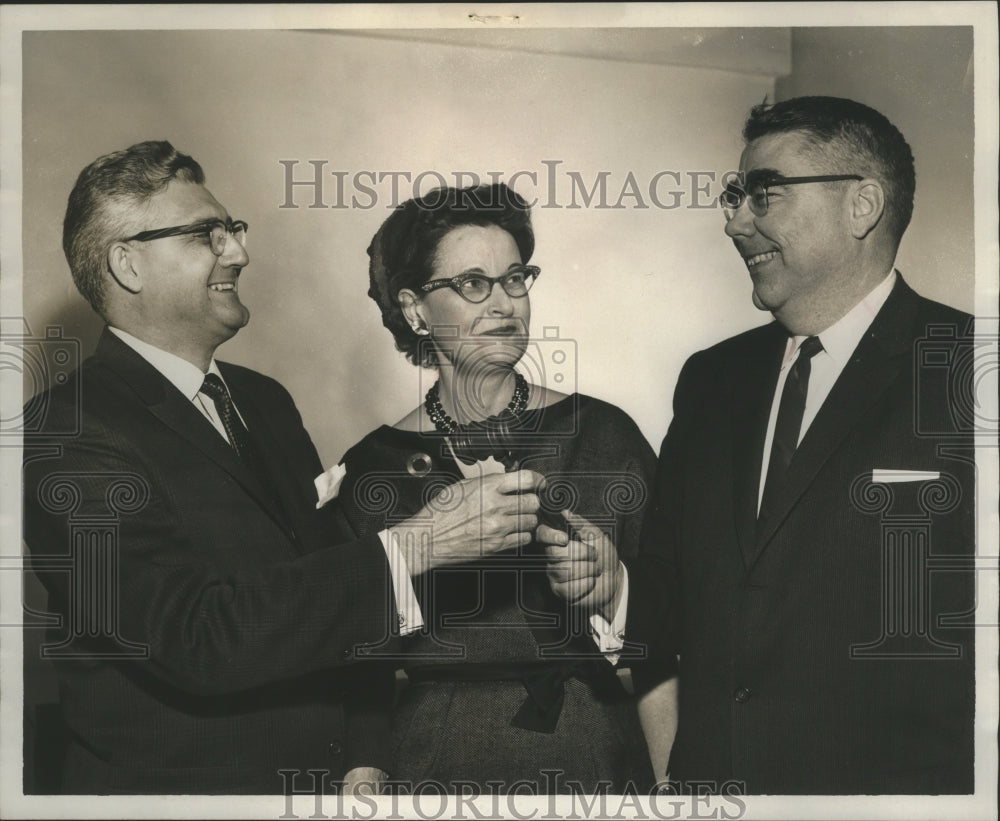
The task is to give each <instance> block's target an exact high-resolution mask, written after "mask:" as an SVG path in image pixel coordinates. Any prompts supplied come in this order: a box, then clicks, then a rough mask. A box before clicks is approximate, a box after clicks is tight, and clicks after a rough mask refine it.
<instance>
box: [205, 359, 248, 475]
mask: <svg viewBox="0 0 1000 821" xmlns="http://www.w3.org/2000/svg"><path fill="white" fill-rule="evenodd" d="M201 392H202V393H204V394H206V395H207V396H210V397H212V401H213V402H215V409H216V411H218V413H219V418H220V419H221V420H222V427H224V428H225V429H226V436H228V437H229V444H231V445H232V446H233V450H235V451H236V453H238V454H239V455H240V456H243V457H246V458H249V459H252V458H253V454H252V453H251V447H250V434H249V433H248V432H247V429H246V428H245V427H244V425H243V422H242V421H241V420H240V416H239V414H238V413H237V412H236V406H235V405H233V400H232V398H231V397H230V396H229V391H228V390H226V385H225V383H224V382H223V381H222V380H221V379H219V377H217V376H216V375H215V374H214V373H209V374H206V375H205V381H204V382H203V383H202V386H201Z"/></svg>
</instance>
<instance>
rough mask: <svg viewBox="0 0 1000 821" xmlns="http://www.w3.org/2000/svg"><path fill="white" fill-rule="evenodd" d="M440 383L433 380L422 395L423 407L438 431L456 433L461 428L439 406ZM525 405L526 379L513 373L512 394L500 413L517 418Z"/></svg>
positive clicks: (526, 405) (526, 394) (526, 403)
mask: <svg viewBox="0 0 1000 821" xmlns="http://www.w3.org/2000/svg"><path fill="white" fill-rule="evenodd" d="M440 385H441V383H440V382H435V383H434V384H433V385H431V387H430V390H428V391H427V395H426V396H425V397H424V409H425V410H426V411H427V415H428V416H429V417H430V420H431V421H432V422H433V423H434V427H435V428H436V429H437V431H438V432H439V433H457V432H458V431H459V430H460V429H461V425H459V424H458V422H456V421H455V420H454V419H452V418H451V417H450V416H449V415H448V414H447V413H446V412H445V409H444V408H443V407H442V406H441V397H440V394H439V391H440ZM527 407H528V380H527V379H525V378H524V377H523V376H522V375H521V374H519V373H515V374H514V395H513V396H512V397H511V399H510V402H509V403H508V405H507V407H506V408H505V409H504V410H503V411H501V414H500V415H501V416H502V415H503V414H508V413H509V414H510V415H511V416H513V417H514V418H515V419H517V417H519V416H520V415H521V414H522V413H524V409H525V408H527ZM493 418H495V417H493Z"/></svg>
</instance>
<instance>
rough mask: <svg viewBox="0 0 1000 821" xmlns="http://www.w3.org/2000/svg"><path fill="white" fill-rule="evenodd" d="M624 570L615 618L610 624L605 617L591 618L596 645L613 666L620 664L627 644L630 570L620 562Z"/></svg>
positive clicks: (595, 615) (596, 616) (597, 615)
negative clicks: (626, 627)
mask: <svg viewBox="0 0 1000 821" xmlns="http://www.w3.org/2000/svg"><path fill="white" fill-rule="evenodd" d="M618 564H619V565H620V566H621V569H622V597H621V601H620V602H619V603H618V608H617V609H616V610H615V615H614V618H613V619H612V621H611V623H610V624H608V620H607V619H606V618H604V616H601V615H599V614H598V613H595V614H594V615H592V616H591V617H590V632H591V635H592V636H593V637H594V643H595V644H596V645H597V648H598V649H599V650H600V651H601V652H602V653H603V654H604V658H606V659H607V660H608V661H610V662H611V663H612V664H618V658H619V656H620V654H621V649H622V646H623V645H624V644H625V614H626V613H627V612H628V569H627V568H626V567H625V565H624V564H622V563H621V562H618Z"/></svg>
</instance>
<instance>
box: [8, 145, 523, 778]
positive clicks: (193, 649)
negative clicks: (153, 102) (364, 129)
mask: <svg viewBox="0 0 1000 821" xmlns="http://www.w3.org/2000/svg"><path fill="white" fill-rule="evenodd" d="M246 233H247V224H246V223H245V222H242V221H240V220H234V219H232V218H231V217H230V216H229V214H228V213H227V211H226V209H225V208H223V206H222V205H221V204H220V203H219V202H218V201H217V200H216V199H215V198H214V197H213V196H212V194H211V193H210V192H209V191H208V189H207V188H205V186H204V174H203V173H202V170H201V168H200V166H199V165H198V164H197V163H196V162H195V161H194V160H193V159H191V157H188V156H186V155H184V154H180V153H178V152H177V151H176V150H174V148H173V147H172V146H171V145H170V144H169V143H167V142H145V143H140V144H138V145H135V146H132V147H131V148H129V149H126V150H124V151H118V152H115V153H113V154H109V155H107V156H104V157H101V158H99V159H98V160H96V161H95V162H93V163H92V164H91V165H89V166H88V167H87V168H86V169H84V171H83V172H82V173H81V175H80V177H79V179H78V180H77V183H76V185H75V187H74V189H73V191H72V193H71V194H70V198H69V204H68V207H67V211H66V218H65V223H64V232H63V247H64V250H65V252H66V257H67V260H68V261H69V264H70V269H71V271H72V274H73V277H74V280H75V282H76V284H77V286H78V289H79V290H80V292H81V293H82V294H83V295H84V297H86V299H87V300H88V301H89V302H90V304H91V306H92V307H93V308H94V310H95V311H96V312H97V313H98V314H99V315H100V316H101V317H102V318H103V319H104V321H105V322H106V323H107V327H106V328H105V330H104V333H103V335H102V336H101V339H100V341H99V343H98V347H97V351H96V352H95V354H94V355H93V356H92V357H91V358H90V359H88V360H87V361H86V362H85V363H84V364H83V365H82V367H81V368H80V369H79V371H78V372H76V373H74V374H72V375H71V376H69V378H68V379H66V380H65V381H64V383H63V384H61V385H58V386H56V387H55V388H53V389H52V390H51V391H50V392H48V393H46V394H44V395H43V396H42V397H40V400H39V398H36V401H35V403H34V404H35V407H38V408H44V409H45V420H44V425H43V426H42V430H41V432H40V434H38V435H36V436H33V437H31V439H30V441H26V447H25V484H24V505H25V511H24V512H25V528H24V530H25V541H26V543H27V545H28V547H29V549H30V551H31V563H32V566H33V567H34V568H36V570H37V572H38V574H39V576H40V578H41V579H42V580H43V583H44V584H45V585H46V587H47V589H48V591H49V597H50V598H49V609H50V610H51V611H53V612H55V613H58V614H59V615H60V616H61V625H60V627H59V628H58V629H57V630H56V631H55V634H56V635H55V636H54V637H53V640H52V642H51V643H50V644H49V645H47V646H46V647H45V648H44V652H45V655H46V656H47V657H48V658H50V659H52V660H53V664H54V667H55V672H56V674H57V676H58V679H59V693H60V708H61V713H62V718H63V721H64V722H65V725H66V731H67V735H68V752H67V754H66V757H65V762H63V763H62V764H61V769H62V778H61V784H60V788H61V791H63V792H69V793H251V794H253V793H281V792H284V791H287V790H289V789H294V790H296V791H302V790H309V791H311V790H314V789H315V790H323V789H330V788H331V787H332V786H334V785H336V784H337V783H338V782H339V781H340V779H341V778H343V777H344V774H345V772H348V771H350V772H349V778H348V785H347V786H348V788H351V786H352V784H356V783H357V782H358V781H359V780H364V779H368V778H370V779H376V778H378V777H382V776H383V775H384V773H385V772H386V771H391V769H392V764H391V761H390V760H389V756H388V752H387V750H386V745H385V741H386V737H387V736H386V734H387V718H386V709H387V707H388V702H387V701H386V699H387V698H388V697H389V696H391V690H392V686H393V676H392V672H391V667H390V668H389V669H383V668H382V667H380V666H378V665H374V664H370V665H366V664H359V665H355V664H354V662H355V661H358V660H359V659H360V660H361V661H364V660H365V659H366V658H367V657H369V656H372V657H374V656H376V655H378V656H383V657H384V656H385V654H386V653H388V652H391V650H392V647H393V642H394V641H395V640H396V639H397V638H398V636H399V635H400V634H402V633H406V632H408V631H411V630H413V629H415V628H417V627H419V626H420V624H421V616H420V612H419V607H417V606H416V600H415V598H414V593H413V589H412V587H411V585H410V577H411V575H416V574H418V573H421V572H424V571H426V570H427V569H429V568H431V567H434V566H437V565H441V564H448V563H451V562H455V561H461V560H464V559H466V558H467V556H465V555H463V554H464V551H465V549H466V545H468V544H469V543H472V541H473V540H472V539H471V538H470V536H469V534H470V533H475V534H476V536H477V538H476V541H475V543H476V544H477V546H480V549H482V546H485V549H486V550H500V549H504V548H509V547H511V546H512V545H513V544H517V543H520V542H521V541H524V540H525V539H527V538H528V537H529V534H530V532H531V531H532V530H533V529H534V527H535V524H536V517H535V511H536V510H537V507H538V500H537V497H536V496H535V494H534V492H533V491H534V490H535V488H536V487H537V486H538V483H539V481H540V477H538V476H537V475H536V474H533V473H530V472H528V471H521V472H518V473H516V474H506V475H503V476H495V477H488V478H487V479H483V480H477V481H475V482H471V481H470V482H465V483H462V484H463V485H466V487H458V488H457V489H456V488H451V489H449V492H450V494H451V495H450V497H449V498H450V502H449V504H448V505H447V506H438V505H435V504H434V501H433V500H432V501H431V502H430V503H429V504H428V506H427V507H426V508H425V509H424V510H423V511H421V514H420V516H418V517H417V519H415V520H413V521H411V522H408V523H407V522H404V523H402V524H400V525H398V526H396V527H394V528H390V529H389V530H386V531H383V532H382V533H380V534H378V535H377V536H376V537H373V538H368V539H363V540H359V539H355V537H354V535H353V534H352V533H351V531H350V529H349V528H348V527H347V525H346V523H345V521H344V520H343V517H342V514H341V513H340V511H339V509H338V507H337V504H336V502H335V501H332V502H331V503H329V504H322V503H323V502H325V501H327V500H328V499H329V498H330V497H331V496H333V495H334V494H333V492H332V490H333V489H332V488H331V487H330V486H329V485H330V481H329V476H328V475H327V474H325V473H324V471H323V468H322V466H321V463H320V460H319V457H318V456H317V453H316V450H315V448H314V447H313V444H312V442H311V441H310V438H309V436H308V434H307V433H306V431H305V429H304V428H303V426H302V420H301V418H300V416H299V414H298V411H297V410H296V408H295V405H294V404H293V402H292V399H291V397H290V396H289V395H288V393H287V392H286V391H285V390H284V389H283V388H282V387H281V386H280V385H279V384H278V383H277V382H275V381H274V380H273V379H270V378H269V377H266V376H264V375H262V374H259V373H256V372H254V371H251V370H248V369H246V368H242V367H238V366H235V365H228V364H226V363H222V362H217V361H216V359H215V351H216V348H217V347H218V346H219V345H220V344H222V343H223V342H225V341H226V340H227V339H229V338H230V337H232V336H233V335H234V334H235V333H236V332H237V331H238V330H239V329H240V328H242V327H243V326H244V325H246V324H247V321H248V320H249V316H250V314H249V311H248V309H247V308H246V306H245V305H244V304H243V303H242V302H241V300H240V295H239V280H240V275H241V273H242V271H243V269H244V267H245V266H246V265H247V263H248V262H249V257H248V255H247V251H246V248H245V245H244V242H245V237H246ZM67 432H68V435H67ZM323 477H327V478H326V479H325V480H324V478H323ZM317 490H319V494H318V493H317ZM318 495H319V498H318ZM456 501H457V502H458V503H457V504H456ZM445 507H447V509H445ZM413 528H416V531H417V533H418V536H417V537H414V531H413ZM428 535H429V536H430V539H428V538H426V537H427V536H428ZM345 703H346V710H345ZM317 779H318V781H317Z"/></svg>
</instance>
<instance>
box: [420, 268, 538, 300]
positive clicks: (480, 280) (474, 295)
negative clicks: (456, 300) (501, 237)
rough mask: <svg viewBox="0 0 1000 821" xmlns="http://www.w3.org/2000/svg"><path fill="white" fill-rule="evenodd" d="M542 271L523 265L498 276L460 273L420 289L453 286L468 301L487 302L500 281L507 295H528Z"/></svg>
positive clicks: (437, 280) (436, 280)
mask: <svg viewBox="0 0 1000 821" xmlns="http://www.w3.org/2000/svg"><path fill="white" fill-rule="evenodd" d="M541 273H542V269H541V268H539V267H538V266H537V265H522V266H520V267H519V268H512V269H511V270H509V271H508V272H507V273H506V274H503V275H502V276H498V277H488V276H486V274H459V275H458V276H457V277H452V278H451V279H435V280H434V281H433V282H426V283H424V284H423V285H421V286H420V289H421V290H422V291H427V292H430V291H434V290H437V289H438V288H451V289H453V290H454V291H455V293H457V294H458V295H459V296H460V297H462V299H464V300H466V301H467V302H473V303H475V302H485V301H486V300H487V299H489V296H490V294H492V293H493V286H494V285H496V283H498V282H499V283H500V287H501V288H503V289H504V291H506V293H507V296H513V297H519V296H526V295H527V293H528V291H530V290H531V286H532V285H534V284H535V280H536V279H538V276H539V274H541Z"/></svg>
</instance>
